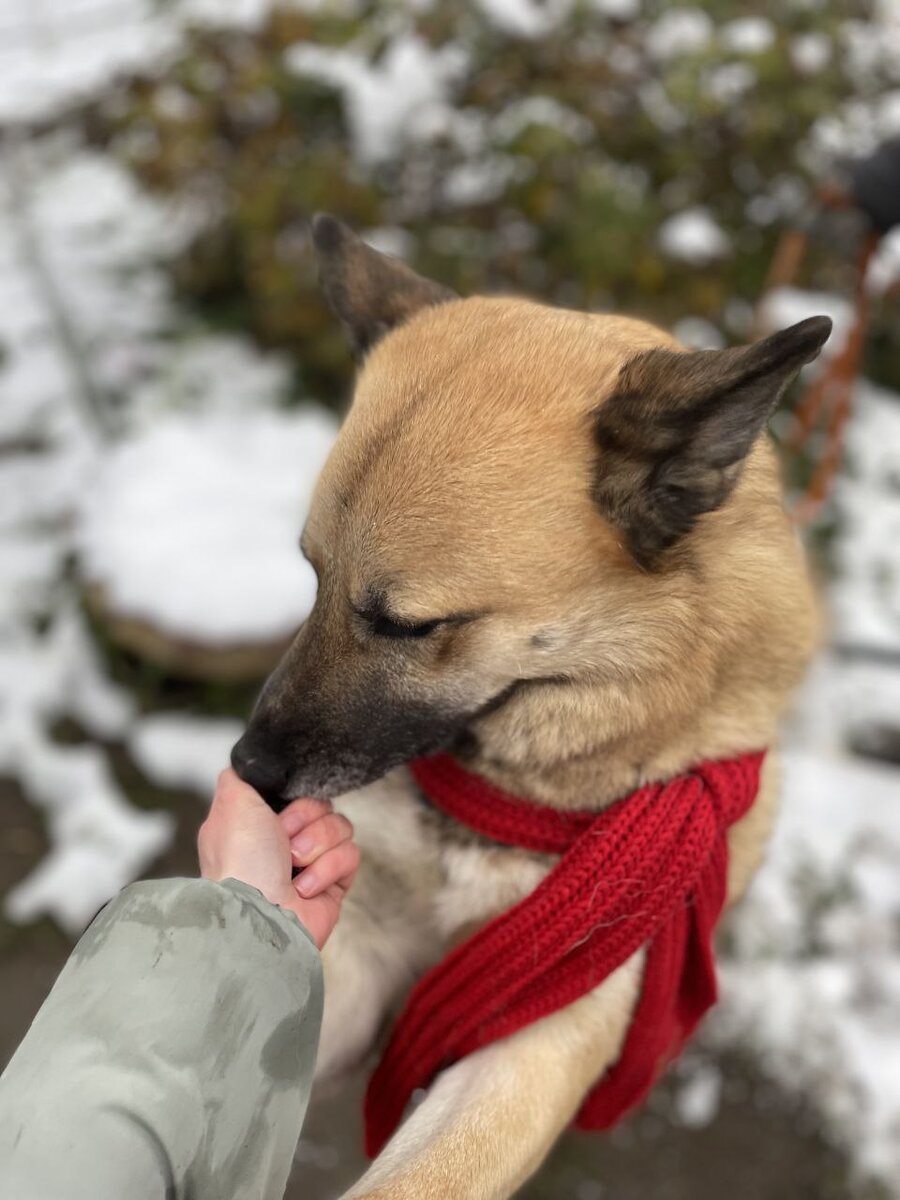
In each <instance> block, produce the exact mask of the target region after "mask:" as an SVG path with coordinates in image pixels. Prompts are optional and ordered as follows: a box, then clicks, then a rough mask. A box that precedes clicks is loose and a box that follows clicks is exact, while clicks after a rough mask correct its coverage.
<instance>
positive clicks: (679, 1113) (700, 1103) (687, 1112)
mask: <svg viewBox="0 0 900 1200" xmlns="http://www.w3.org/2000/svg"><path fill="white" fill-rule="evenodd" d="M685 1074H686V1075H687V1078H686V1079H685V1081H684V1082H683V1083H682V1084H681V1086H680V1087H679V1088H678V1091H677V1092H676V1093H675V1114H676V1117H677V1119H678V1122H679V1124H681V1125H683V1126H684V1127H685V1128H686V1129H703V1128H704V1127H705V1126H707V1125H709V1124H710V1122H711V1121H712V1120H713V1119H714V1118H715V1116H716V1113H717V1112H718V1111H719V1102H720V1100H721V1097H722V1072H721V1071H720V1070H719V1068H718V1067H717V1066H716V1064H715V1063H713V1062H705V1061H702V1060H701V1061H700V1062H697V1063H691V1064H690V1066H689V1069H688V1070H686V1071H685Z"/></svg>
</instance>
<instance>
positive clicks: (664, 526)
mask: <svg viewBox="0 0 900 1200" xmlns="http://www.w3.org/2000/svg"><path fill="white" fill-rule="evenodd" d="M830 332H831V321H830V320H829V319H828V317H810V318H809V320H806V321H801V322H800V323H799V324H797V325H792V326H791V327H790V329H784V330H782V331H781V332H780V333H774V334H772V336H771V337H767V338H764V339H763V340H762V341H759V342H755V343H754V344H753V345H752V346H746V347H742V348H740V349H732V350H699V351H693V352H690V351H689V352H681V351H677V350H662V349H660V350H648V351H646V352H645V353H643V354H639V355H638V356H637V357H636V358H633V359H631V361H630V362H627V363H626V364H625V365H624V367H623V368H622V371H621V373H620V375H619V380H618V384H617V387H616V390H615V392H614V393H613V395H612V396H611V397H610V398H609V399H608V400H607V401H606V402H605V403H604V404H603V405H602V406H601V407H600V408H599V409H598V410H597V412H596V413H595V415H594V436H595V439H596V444H597V447H598V450H599V454H598V457H597V464H596V473H595V481H594V499H595V501H596V503H597V505H598V507H599V509H600V511H601V512H602V513H603V515H604V516H605V517H607V519H608V520H609V521H611V522H612V523H613V524H614V525H616V526H617V527H618V528H619V529H621V530H622V532H623V533H624V535H625V538H626V541H627V544H628V546H629V548H630V550H631V553H632V555H633V556H634V558H635V559H636V561H637V562H638V563H639V564H640V565H641V566H643V567H645V568H647V569H652V568H653V567H654V566H655V565H656V564H657V562H658V560H659V558H660V556H661V555H662V554H663V553H664V551H666V550H667V549H668V548H669V547H670V546H672V545H673V544H674V543H675V542H676V541H677V540H678V539H679V538H680V537H681V536H682V535H683V534H685V533H687V532H688V531H689V530H690V529H691V528H692V527H693V525H694V523H695V521H696V520H697V518H698V517H700V516H702V515H703V513H707V512H711V511H712V510H713V509H715V508H718V507H719V505H720V504H722V503H723V501H724V500H725V499H726V498H727V496H728V495H729V493H730V492H731V489H732V488H733V487H734V484H735V482H736V481H737V478H738V475H739V474H740V471H741V467H742V466H743V463H744V460H745V458H746V457H747V455H748V453H749V452H750V449H751V447H752V446H753V443H754V442H755V441H756V438H757V437H758V435H759V434H760V432H761V431H762V429H763V427H764V425H765V424H766V422H767V420H768V419H769V417H770V415H771V413H772V411H773V409H774V408H775V406H776V405H777V403H778V401H779V399H780V398H781V396H782V394H783V393H784V390H785V388H786V387H787V385H788V383H789V382H790V381H791V379H792V378H793V376H794V375H795V374H796V372H797V371H799V369H800V368H801V367H802V366H803V364H804V363H808V362H811V361H812V359H814V358H815V357H816V355H817V354H818V353H819V350H820V349H821V347H822V345H823V343H824V342H825V340H826V339H827V337H828V335H829V333H830Z"/></svg>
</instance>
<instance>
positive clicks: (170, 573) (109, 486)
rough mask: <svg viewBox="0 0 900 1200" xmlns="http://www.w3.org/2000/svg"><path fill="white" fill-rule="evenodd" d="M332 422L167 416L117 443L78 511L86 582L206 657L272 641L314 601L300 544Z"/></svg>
mask: <svg viewBox="0 0 900 1200" xmlns="http://www.w3.org/2000/svg"><path fill="white" fill-rule="evenodd" d="M336 430H337V423H336V421H335V419H334V418H333V417H332V416H331V415H330V414H328V413H326V412H325V411H324V410H323V409H317V408H312V407H310V408H308V409H306V410H305V411H300V412H289V411H285V412H277V411H272V412H267V411H261V412H255V413H254V412H245V413H243V414H238V413H217V412H216V413H211V414H199V413H183V412H178V413H171V414H169V415H168V416H165V417H162V418H160V419H159V420H158V421H157V422H156V423H155V424H153V425H152V426H150V427H148V428H147V429H146V430H144V431H142V432H140V433H138V434H136V435H134V436H132V437H127V438H124V439H122V441H120V442H119V444H118V445H116V446H115V447H113V448H112V449H111V450H110V451H109V453H108V454H107V455H106V456H105V458H104V460H103V462H102V463H101V464H100V465H99V468H98V470H97V473H96V475H95V478H94V479H93V481H92V484H91V487H90V490H89V491H88V493H87V495H86V497H85V500H84V503H83V505H82V508H81V520H80V527H79V533H78V538H77V548H78V551H79V556H80V571H81V575H82V577H83V578H84V579H85V580H86V581H87V582H90V583H99V584H100V585H101V586H102V588H103V594H104V599H105V603H106V605H107V606H108V607H110V608H111V609H112V610H113V611H115V612H116V613H117V614H118V615H121V616H126V617H134V618H138V619H141V620H144V621H147V622H149V623H150V624H151V625H153V626H154V627H155V628H156V629H159V630H160V631H162V632H164V633H166V634H170V635H172V636H174V637H181V638H184V639H188V640H192V641H195V642H202V643H205V644H208V645H221V644H235V643H238V644H240V643H246V642H268V641H277V640H280V639H282V638H284V637H286V636H287V635H289V634H290V633H291V632H293V630H295V629H296V628H297V626H298V625H299V624H300V623H301V622H302V621H303V620H304V618H305V617H306V616H307V614H308V612H309V610H310V609H311V607H312V604H313V601H314V600H315V595H316V578H315V574H314V572H313V570H312V568H311V567H310V566H309V564H308V563H306V562H305V561H304V560H303V558H302V557H301V555H300V552H299V549H298V546H297V543H298V539H299V536H300V532H301V529H302V525H303V519H304V517H305V513H306V510H307V508H308V505H309V500H310V497H311V495H312V489H313V486H314V484H315V480H316V478H317V476H318V473H319V470H320V468H321V466H322V464H323V463H324V461H325V458H326V457H327V455H328V452H329V450H330V449H331V446H332V443H333V441H334V437H335V433H336Z"/></svg>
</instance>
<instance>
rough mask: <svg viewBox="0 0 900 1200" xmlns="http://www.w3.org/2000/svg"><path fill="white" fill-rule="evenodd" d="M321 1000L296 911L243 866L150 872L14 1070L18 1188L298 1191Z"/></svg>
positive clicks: (19, 1193) (93, 1193)
mask: <svg viewBox="0 0 900 1200" xmlns="http://www.w3.org/2000/svg"><path fill="white" fill-rule="evenodd" d="M321 1013H322V969H321V962H320V959H319V953H318V951H317V950H316V948H315V946H314V944H313V942H312V940H311V939H310V937H309V936H308V934H307V933H306V931H305V930H304V929H303V928H302V926H301V925H300V923H299V922H298V921H297V920H296V918H295V917H294V916H293V915H292V914H290V913H287V912H286V911H284V910H283V909H280V908H277V907H276V906H275V905H273V904H270V903H269V902H268V901H267V900H265V899H264V898H263V896H262V895H261V894H260V893H259V892H257V891H255V890H254V889H253V888H251V887H248V886H247V885H246V884H243V883H238V882H236V881H235V880H232V879H229V880H226V881H225V882H224V883H213V882H210V881H207V880H200V879H169V880H159V881H155V882H147V883H137V884H133V885H132V886H131V887H128V888H126V889H125V890H124V891H123V892H122V893H121V895H119V896H118V897H117V898H116V899H115V900H113V901H112V902H111V903H110V904H109V905H108V906H107V907H106V908H105V909H104V910H103V911H102V912H101V913H100V915H99V916H98V917H97V918H96V920H95V921H94V923H93V924H92V925H91V927H90V928H89V929H88V930H87V932H86V933H85V935H84V936H83V937H82V939H81V941H80V942H79V943H78V945H77V946H76V948H75V950H74V951H73V953H72V956H71V958H70V959H69V961H68V963H67V964H66V966H65V968H64V969H63V971H62V973H61V974H60V976H59V979H58V980H57V982H56V985H55V986H54V988H53V990H52V992H51V993H50V995H49V996H48V998H47V1000H46V1002H45V1003H44V1006H43V1007H42V1008H41V1010H40V1012H39V1013H38V1015H37V1017H36V1018H35V1020H34V1023H33V1024H32V1026H31V1029H30V1031H29V1033H28V1035H27V1036H26V1038H25V1040H24V1041H23V1042H22V1045H21V1046H20V1047H19V1049H18V1051H17V1052H16V1054H15V1055H14V1057H13V1059H12V1060H11V1062H10V1064H9V1066H8V1067H7V1069H6V1071H5V1072H4V1074H3V1076H2V1078H0V1196H3V1197H10V1198H12V1197H15V1198H16V1200H123V1198H124V1197H128V1200H145V1198H147V1200H151V1198H152V1200H188V1198H190V1200H223V1198H224V1197H229V1198H230V1200H244V1198H247V1200H250V1198H251V1197H252V1198H253V1200H281V1197H282V1195H283V1193H284V1188H285V1184H286V1181H287V1176H288V1172H289V1169H290V1165H291V1160H292V1157H293V1154H294V1150H295V1147H296V1142H297V1137H298V1135H299V1132H300V1125H301V1122H302V1120H303V1115H304V1113H305V1110H306V1103H307V1100H308V1097H309V1089H310V1080H311V1076H312V1071H313V1066H314V1063H315V1056H316V1048H317V1044H318V1036H319V1026H320V1022H321Z"/></svg>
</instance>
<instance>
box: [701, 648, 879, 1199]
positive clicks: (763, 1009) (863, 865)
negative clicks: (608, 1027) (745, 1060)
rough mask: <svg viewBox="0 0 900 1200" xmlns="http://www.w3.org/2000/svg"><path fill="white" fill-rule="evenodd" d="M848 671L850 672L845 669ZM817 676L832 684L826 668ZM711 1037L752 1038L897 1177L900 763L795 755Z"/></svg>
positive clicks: (834, 1125)
mask: <svg viewBox="0 0 900 1200" xmlns="http://www.w3.org/2000/svg"><path fill="white" fill-rule="evenodd" d="M837 675H838V676H839V675H840V671H839V670H838V671H837ZM817 686H818V687H820V688H821V687H823V686H825V687H827V686H828V684H827V681H826V680H823V679H822V677H821V675H820V676H819V677H818V679H817ZM729 932H730V935H731V938H732V942H733V946H734V949H733V950H732V952H731V954H730V955H729V956H728V957H727V958H726V959H725V960H724V962H723V965H722V970H721V979H722V983H723V1000H722V1002H721V1004H720V1006H719V1009H718V1010H717V1011H716V1013H715V1014H714V1017H713V1019H712V1021H711V1022H710V1027H709V1031H708V1033H707V1035H706V1036H707V1037H708V1038H709V1039H710V1040H711V1041H713V1042H716V1043H722V1042H727V1043H737V1044H744V1045H747V1044H750V1045H752V1046H753V1049H754V1052H755V1053H756V1054H758V1055H760V1057H761V1063H762V1066H763V1067H764V1069H765V1070H766V1071H767V1072H768V1073H769V1074H771V1075H772V1076H773V1077H774V1078H776V1079H777V1080H778V1081H779V1082H780V1083H781V1084H782V1086H784V1087H785V1088H787V1089H788V1090H790V1091H797V1092H801V1093H806V1094H808V1095H810V1096H812V1097H813V1098H814V1099H815V1101H816V1104H817V1106H818V1107H819V1109H820V1110H821V1112H822V1115H823V1117H824V1118H825V1120H826V1121H827V1122H828V1125H829V1128H830V1133H831V1135H832V1137H833V1138H834V1139H835V1141H836V1142H837V1143H838V1144H839V1145H842V1146H843V1147H845V1148H846V1149H847V1150H848V1151H850V1152H852V1154H853V1157H854V1160H855V1163H856V1166H857V1168H858V1170H859V1172H860V1173H861V1174H863V1175H865V1174H869V1175H871V1176H873V1177H875V1178H878V1179H880V1180H882V1181H883V1182H884V1183H885V1184H886V1185H895V1184H896V1181H897V1180H898V1179H900V804H898V784H897V773H896V771H895V770H893V769H890V768H886V767H878V766H874V765H870V764H866V763H863V762H860V761H854V760H851V759H848V758H847V757H846V756H844V755H843V754H842V753H841V752H840V751H831V752H829V751H828V749H827V748H826V747H825V746H820V745H817V746H815V748H814V749H812V748H809V749H795V750H791V751H789V752H788V753H787V754H786V756H785V781H784V804H783V811H782V814H781V818H780V821H779V824H778V826H777V829H776V833H775V837H774V839H773V842H772V845H771V847H770V850H769V854H768V858H767V861H766V864H765V865H764V867H763V869H762V871H761V872H760V874H759V876H758V878H757V879H756V880H755V881H754V883H753V886H752V888H751V890H750V893H749V894H748V896H747V897H746V899H745V900H744V901H743V903H742V905H741V907H740V908H739V909H738V911H737V913H736V914H735V918H734V919H733V920H732V921H731V923H730V926H729Z"/></svg>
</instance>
